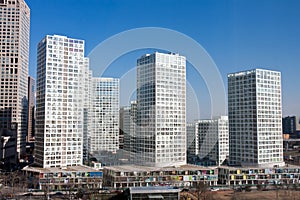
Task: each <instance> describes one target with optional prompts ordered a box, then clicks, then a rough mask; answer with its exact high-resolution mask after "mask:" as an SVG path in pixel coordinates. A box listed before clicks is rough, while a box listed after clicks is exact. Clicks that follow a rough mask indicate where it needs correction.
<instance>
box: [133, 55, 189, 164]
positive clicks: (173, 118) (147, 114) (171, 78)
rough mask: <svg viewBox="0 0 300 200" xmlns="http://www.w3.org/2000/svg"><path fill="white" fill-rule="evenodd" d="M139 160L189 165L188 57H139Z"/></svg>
mask: <svg viewBox="0 0 300 200" xmlns="http://www.w3.org/2000/svg"><path fill="white" fill-rule="evenodd" d="M135 143H136V145H135V148H136V155H135V157H136V159H137V161H138V163H139V164H142V165H149V166H157V167H163V166H170V165H182V164H186V58H185V57H184V56H180V55H179V54H173V53H170V54H165V53H158V52H155V53H153V54H151V55H150V54H146V55H144V56H142V57H141V58H139V59H138V60H137V123H136V137H135Z"/></svg>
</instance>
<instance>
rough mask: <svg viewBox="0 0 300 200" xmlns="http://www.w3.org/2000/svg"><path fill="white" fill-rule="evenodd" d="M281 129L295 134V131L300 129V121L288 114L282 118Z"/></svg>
mask: <svg viewBox="0 0 300 200" xmlns="http://www.w3.org/2000/svg"><path fill="white" fill-rule="evenodd" d="M282 129H283V130H282V131H283V133H284V134H286V133H287V134H292V135H293V136H296V134H297V131H298V130H300V121H299V118H298V117H296V116H288V117H284V118H283V119H282Z"/></svg>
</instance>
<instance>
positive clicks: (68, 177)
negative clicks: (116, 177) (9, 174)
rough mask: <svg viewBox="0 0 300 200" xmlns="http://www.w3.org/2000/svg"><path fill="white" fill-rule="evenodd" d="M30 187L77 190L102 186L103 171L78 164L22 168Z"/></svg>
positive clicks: (49, 189) (50, 189) (51, 189)
mask: <svg viewBox="0 0 300 200" xmlns="http://www.w3.org/2000/svg"><path fill="white" fill-rule="evenodd" d="M23 170H24V172H25V174H26V177H27V179H28V180H29V185H31V187H32V188H35V189H40V190H47V191H49V192H51V191H56V190H61V191H63V190H77V189H79V188H81V189H84V188H88V189H99V188H102V177H103V173H102V171H101V170H97V169H94V168H92V167H88V166H83V165H78V166H69V167H63V168H58V167H51V168H40V167H30V166H27V167H25V168H23Z"/></svg>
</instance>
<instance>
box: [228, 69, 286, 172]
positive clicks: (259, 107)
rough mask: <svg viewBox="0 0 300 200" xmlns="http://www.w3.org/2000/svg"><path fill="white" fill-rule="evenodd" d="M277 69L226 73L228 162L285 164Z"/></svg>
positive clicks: (240, 163)
mask: <svg viewBox="0 0 300 200" xmlns="http://www.w3.org/2000/svg"><path fill="white" fill-rule="evenodd" d="M281 106H282V105H281V74H280V72H276V71H270V70H263V69H254V70H249V71H243V72H237V73H232V74H229V75H228V113H229V141H230V146H229V151H230V155H229V160H230V164H231V165H242V166H257V167H263V166H270V167H273V166H274V165H280V166H281V165H284V162H283V139H282V122H281V120H282V118H281V117H282V114H281V113H282V111H281Z"/></svg>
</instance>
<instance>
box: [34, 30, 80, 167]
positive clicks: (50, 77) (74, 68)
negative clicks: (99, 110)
mask: <svg viewBox="0 0 300 200" xmlns="http://www.w3.org/2000/svg"><path fill="white" fill-rule="evenodd" d="M37 57H38V58H37V95H36V144H35V162H36V164H37V165H39V166H42V167H45V168H46V167H65V166H74V165H80V164H82V157H83V155H82V149H83V98H84V97H85V95H84V92H85V91H84V85H85V84H84V83H83V82H82V81H83V78H82V76H83V75H82V74H83V70H84V67H85V61H86V60H85V58H84V41H83V40H78V39H72V38H67V37H66V36H59V35H53V36H51V35H47V36H46V37H45V38H44V39H42V40H41V41H40V42H39V44H38V56H37Z"/></svg>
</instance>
